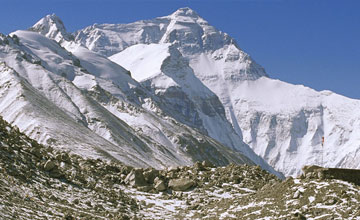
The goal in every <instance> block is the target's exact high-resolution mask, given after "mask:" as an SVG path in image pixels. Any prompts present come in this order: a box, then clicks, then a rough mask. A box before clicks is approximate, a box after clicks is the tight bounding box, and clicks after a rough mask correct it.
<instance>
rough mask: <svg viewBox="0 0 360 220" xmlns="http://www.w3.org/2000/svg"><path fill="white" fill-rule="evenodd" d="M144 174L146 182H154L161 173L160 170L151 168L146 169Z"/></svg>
mask: <svg viewBox="0 0 360 220" xmlns="http://www.w3.org/2000/svg"><path fill="white" fill-rule="evenodd" d="M143 175H144V178H145V181H146V182H148V183H150V184H153V183H154V179H155V178H156V177H157V176H158V175H159V171H158V170H155V169H151V170H148V171H145V172H144V173H143Z"/></svg>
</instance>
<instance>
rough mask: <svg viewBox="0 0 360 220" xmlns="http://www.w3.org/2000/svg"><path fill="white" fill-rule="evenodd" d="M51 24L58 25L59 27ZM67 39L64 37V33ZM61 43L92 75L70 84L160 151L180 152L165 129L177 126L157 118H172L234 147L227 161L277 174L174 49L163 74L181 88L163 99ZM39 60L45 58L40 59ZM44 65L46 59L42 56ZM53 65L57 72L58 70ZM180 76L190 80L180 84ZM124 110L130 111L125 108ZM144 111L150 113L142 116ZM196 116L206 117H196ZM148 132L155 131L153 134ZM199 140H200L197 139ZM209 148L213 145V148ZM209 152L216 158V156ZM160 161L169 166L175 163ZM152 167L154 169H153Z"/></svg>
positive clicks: (124, 73)
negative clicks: (245, 162)
mask: <svg viewBox="0 0 360 220" xmlns="http://www.w3.org/2000/svg"><path fill="white" fill-rule="evenodd" d="M47 17H48V16H47ZM47 17H46V18H47ZM50 23H56V21H54V22H50ZM35 26H36V25H35ZM47 26H50V25H47ZM30 30H36V28H35V27H33V28H30ZM62 30H65V28H62ZM59 32H61V31H59ZM41 33H42V34H44V35H45V36H48V35H50V34H47V33H43V32H41ZM63 34H64V35H66V33H63ZM54 40H55V39H54ZM58 43H61V45H62V47H64V48H65V49H67V51H70V52H71V55H74V56H76V57H75V61H74V62H75V64H76V65H77V66H79V67H80V71H82V72H85V73H89V74H87V75H84V74H83V73H82V74H77V75H76V74H75V75H76V76H75V77H74V78H71V77H70V78H69V79H70V80H72V81H73V83H74V84H75V85H76V86H77V87H78V88H80V89H82V90H83V91H84V90H86V91H87V92H88V94H89V95H91V96H92V98H94V99H95V100H96V101H98V102H99V103H100V104H101V105H102V106H103V107H105V108H106V109H107V110H109V111H110V112H111V113H112V114H114V115H116V117H118V118H120V119H121V120H123V121H124V122H126V123H128V124H129V125H130V126H131V127H132V128H134V129H135V130H136V131H139V132H141V133H140V134H139V135H141V136H146V137H149V138H150V139H156V140H153V141H155V142H157V143H161V145H164V146H167V145H169V144H170V145H172V146H174V147H175V148H178V146H179V143H175V144H174V143H173V141H174V136H175V137H178V135H175V134H176V133H179V132H177V131H176V130H173V131H171V132H170V133H169V129H166V127H174V126H173V125H172V124H173V121H170V122H169V120H168V119H166V120H164V119H161V120H159V117H160V118H162V117H164V116H165V115H168V116H170V117H172V118H174V119H176V120H179V121H180V122H181V123H184V124H186V125H188V126H190V127H192V128H197V129H199V130H200V131H202V133H203V134H201V136H203V135H209V136H210V137H212V138H215V140H216V141H218V142H220V143H221V144H224V145H225V146H227V147H230V149H231V151H232V152H234V151H236V152H234V155H233V156H231V154H228V153H225V152H226V151H227V150H226V149H225V150H224V149H222V150H221V151H224V154H226V155H227V156H226V158H228V159H230V161H237V159H235V157H237V155H239V154H244V155H245V156H246V157H248V158H250V160H252V161H254V162H255V163H257V164H260V165H261V166H262V167H264V168H265V169H267V170H271V171H272V172H274V173H276V172H275V171H274V170H273V169H272V168H271V167H270V166H269V165H268V164H267V163H266V162H264V160H262V159H261V158H260V157H259V156H257V155H256V154H254V152H253V151H252V150H251V149H250V148H249V147H248V146H247V145H246V144H244V143H243V142H242V138H241V137H240V136H239V135H237V134H236V133H235V132H234V130H233V129H232V128H231V125H230V124H229V123H228V122H227V120H226V118H225V117H224V113H223V112H224V110H223V108H222V106H221V103H220V102H219V100H218V99H217V97H216V95H215V94H213V93H212V92H211V91H210V90H209V89H208V88H206V87H205V86H204V85H203V84H202V83H201V82H200V81H199V80H198V79H197V78H196V77H195V76H194V73H193V72H192V69H191V68H190V67H189V65H188V63H187V61H186V59H184V58H183V57H182V56H181V54H180V53H179V51H177V50H176V49H175V48H174V47H169V48H168V49H169V50H168V51H170V53H169V54H171V55H169V56H168V55H166V59H165V60H164V65H163V68H162V69H164V70H165V69H166V70H165V71H164V72H166V74H167V76H170V77H169V78H168V79H170V78H171V79H172V80H175V81H176V82H177V83H180V84H181V86H180V87H179V86H177V87H174V86H170V89H168V87H167V86H165V87H164V90H163V91H164V92H165V93H164V94H163V95H161V94H160V93H158V92H155V90H152V89H149V81H148V82H146V83H142V85H140V84H139V83H138V82H136V81H135V80H133V79H132V78H131V77H130V76H129V75H130V74H131V72H129V71H126V70H125V69H123V68H122V67H121V66H119V65H117V64H115V63H114V62H111V61H110V60H108V59H107V58H105V57H103V56H101V55H99V54H96V53H94V52H92V51H89V50H88V49H86V48H85V47H84V46H83V45H81V44H79V43H76V42H73V41H68V40H66V38H63V39H60V40H58ZM164 54H166V53H164ZM39 56H41V54H40V55H39ZM42 59H46V56H45V57H44V56H43V57H42ZM165 63H166V65H165ZM54 65H55V66H56V64H54ZM76 65H75V66H76ZM58 72H61V71H58ZM90 75H91V76H90ZM176 75H177V76H176ZM182 75H184V76H187V77H186V78H185V79H182ZM175 76H176V77H175ZM163 79H164V78H163ZM165 81H166V80H165ZM190 81H193V82H197V85H195V84H194V85H187V83H188V82H190ZM145 87H146V88H145ZM150 87H151V86H150ZM195 88H197V89H195ZM194 89H195V90H194ZM200 90H203V91H202V92H201V95H198V93H199V91H200ZM189 92H190V93H189ZM186 96H187V97H188V98H186V100H185V101H184V100H183V99H182V98H183V97H186ZM173 104H177V106H176V105H175V108H174V107H173V106H174V105H173ZM124 105H125V106H126V107H125V108H124ZM129 106H130V108H132V110H130V111H129V110H127V109H126V108H127V107H129ZM179 106H180V108H179ZM194 106H195V108H194ZM119 107H120V108H119ZM142 108H145V109H147V110H146V111H143V110H142ZM179 109H180V110H179ZM147 111H150V112H151V113H150V114H148V113H144V112H147ZM153 113H155V114H156V116H154V115H153ZM198 114H202V115H201V116H198ZM189 116H190V117H189ZM135 118H139V119H140V120H138V121H136V120H135ZM158 121H161V122H162V123H160V124H161V126H159V125H158V124H159V122H158ZM154 122H155V123H154ZM203 124H204V125H203ZM149 126H150V127H151V129H149V128H150V127H149ZM176 127H178V126H176ZM144 130H145V132H144ZM170 130H171V129H170ZM182 130H183V128H180V127H178V131H182ZM154 131H158V133H154ZM147 133H150V134H151V135H148V134H147ZM194 135H195V133H193V134H191V135H184V136H185V137H186V138H185V139H188V140H189V137H191V136H194ZM115 136H116V135H113V136H112V138H113V137H115ZM195 136H198V135H197V134H196V135H195ZM177 139H179V138H176V139H175V140H177ZM180 139H182V138H180ZM200 139H203V138H200ZM211 142H212V141H211ZM189 143H192V144H193V146H194V147H195V146H196V145H199V143H197V142H193V141H190V142H189ZM204 143H205V144H206V143H207V142H206V141H205V142H204V140H202V141H201V143H200V145H204ZM152 144H154V142H152ZM211 145H214V143H212V144H211ZM215 146H218V144H215ZM209 152H212V150H210V151H209ZM177 153H178V150H175V151H174V152H172V154H174V155H176V154H177ZM203 154H204V155H201V154H192V157H196V158H198V159H200V158H202V159H206V158H207V157H213V156H211V155H210V153H206V152H203ZM211 154H212V153H211ZM220 158H221V157H219V158H218V159H219V163H220V164H223V163H224V162H225V161H226V160H224V159H220ZM177 160H178V159H177ZM212 160H215V158H212ZM242 160H243V159H240V161H242ZM162 161H168V163H171V159H170V160H168V159H166V160H162ZM159 163H162V162H159ZM184 163H185V164H188V163H189V161H187V162H184V161H183V162H181V163H180V164H184ZM225 163H226V162H225ZM152 166H156V165H155V164H153V165H152ZM280 176H281V175H280Z"/></svg>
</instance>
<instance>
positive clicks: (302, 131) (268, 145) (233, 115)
mask: <svg viewBox="0 0 360 220" xmlns="http://www.w3.org/2000/svg"><path fill="white" fill-rule="evenodd" d="M74 36H75V40H76V42H78V43H81V44H83V45H84V46H86V47H87V48H89V49H90V50H92V51H94V52H97V53H99V54H103V55H105V56H110V55H113V54H116V53H118V52H121V51H123V50H124V49H125V48H127V47H129V46H131V45H134V44H144V43H145V44H149V43H157V44H164V43H171V44H172V45H174V46H175V47H176V48H177V49H178V50H179V51H180V52H181V54H182V56H183V57H185V58H186V59H187V60H188V61H189V65H190V67H191V68H192V69H193V70H194V74H195V75H196V77H197V78H198V79H199V80H201V82H203V84H204V85H206V86H207V87H208V88H209V89H210V90H211V91H212V92H213V93H215V94H216V95H217V96H218V97H219V99H220V101H221V103H222V104H223V106H224V109H225V114H226V118H227V119H228V121H229V122H231V123H232V125H233V128H234V129H235V131H236V132H237V133H238V135H239V136H243V137H244V141H245V142H246V143H248V144H249V145H250V146H251V147H252V148H253V149H254V150H255V152H256V153H257V154H259V155H261V156H262V157H264V159H266V160H267V161H268V162H269V163H270V165H272V166H274V167H275V168H276V169H279V170H280V171H283V172H284V173H286V174H287V175H295V174H298V173H299V172H300V167H301V166H303V165H304V164H320V163H322V161H321V160H322V159H321V158H322V157H323V158H324V165H325V166H334V167H352V168H356V167H359V166H360V165H359V161H360V160H359V149H360V145H359V138H360V135H359V130H358V127H359V126H358V125H359V118H360V117H359V113H358V112H357V111H356V109H358V108H359V105H360V104H359V103H360V101H358V100H351V99H348V98H346V97H342V96H339V95H336V94H333V93H331V92H327V91H325V92H316V91H314V90H312V89H310V88H306V87H303V86H295V85H291V84H288V83H284V82H281V81H278V80H273V79H270V78H268V76H267V74H266V73H265V71H264V69H263V68H262V67H261V66H259V65H258V64H256V63H255V62H254V61H253V60H252V59H251V58H250V57H249V55H247V54H246V53H244V52H243V51H242V50H241V49H240V48H239V46H238V45H237V44H236V42H235V41H234V40H233V39H232V38H231V37H229V36H228V35H227V34H225V33H222V32H221V31H218V30H216V29H215V28H214V27H212V26H210V25H209V24H208V23H207V22H206V21H205V20H204V19H202V18H201V17H200V16H199V15H197V14H196V12H194V11H193V10H191V9H189V8H181V9H179V10H177V11H176V12H174V13H173V14H171V15H169V16H165V17H160V18H155V19H153V20H147V21H138V22H134V23H131V24H102V25H99V24H96V25H92V26H89V27H87V28H85V29H83V30H79V31H77V32H76V33H74ZM124 62H125V61H124ZM149 62H151V61H149ZM153 62H158V60H157V59H154V61H153ZM159 65H160V64H159ZM322 136H324V137H325V145H324V147H322V146H321V138H322Z"/></svg>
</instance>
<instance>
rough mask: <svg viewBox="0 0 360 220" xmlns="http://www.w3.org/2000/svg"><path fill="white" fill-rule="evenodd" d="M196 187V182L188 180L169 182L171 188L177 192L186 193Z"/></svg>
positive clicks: (181, 179)
mask: <svg viewBox="0 0 360 220" xmlns="http://www.w3.org/2000/svg"><path fill="white" fill-rule="evenodd" d="M194 185H195V182H194V181H193V180H191V179H188V178H180V179H172V180H170V181H169V188H171V189H173V190H175V191H185V190H187V189H189V188H190V187H192V186H194Z"/></svg>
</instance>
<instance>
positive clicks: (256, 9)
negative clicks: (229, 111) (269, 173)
mask: <svg viewBox="0 0 360 220" xmlns="http://www.w3.org/2000/svg"><path fill="white" fill-rule="evenodd" d="M185 6H188V7H190V8H192V9H194V10H195V11H197V12H198V14H200V16H202V17H203V18H204V19H205V20H207V21H209V23H210V24H212V25H214V26H215V27H217V28H218V29H219V30H222V31H224V32H227V33H228V34H230V36H232V37H233V38H235V39H236V40H237V42H238V44H239V45H240V47H241V48H242V49H244V50H245V51H246V52H247V53H249V54H250V55H251V56H252V57H253V58H254V59H255V60H256V61H257V62H258V63H259V64H261V65H262V66H263V67H265V69H266V71H267V73H268V74H269V75H270V76H271V77H272V78H278V79H280V80H283V81H287V82H290V83H295V84H303V85H306V86H309V87H312V88H314V89H316V90H324V89H328V90H332V91H334V92H337V93H340V94H342V95H345V96H349V97H352V98H358V99H360V0H338V1H335V0H126V1H125V0H124V1H122V0H86V1H85V0H46V1H45V0H33V1H30V0H23V1H20V0H2V1H1V10H0V11H1V13H0V21H1V22H0V32H1V33H4V34H8V33H10V32H12V31H14V30H17V29H26V28H28V27H30V26H32V25H33V24H34V23H35V22H37V21H38V20H39V19H40V18H42V17H43V16H45V15H46V14H50V13H56V14H57V15H58V16H59V17H60V18H61V19H62V20H63V22H64V23H65V26H66V27H67V29H68V31H71V32H72V31H75V30H77V29H80V28H83V27H86V26H88V25H91V24H93V23H128V22H132V21H136V20H140V19H151V18H154V17H157V16H164V15H168V14H170V13H172V12H173V11H175V10H176V9H178V8H180V7H185Z"/></svg>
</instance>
